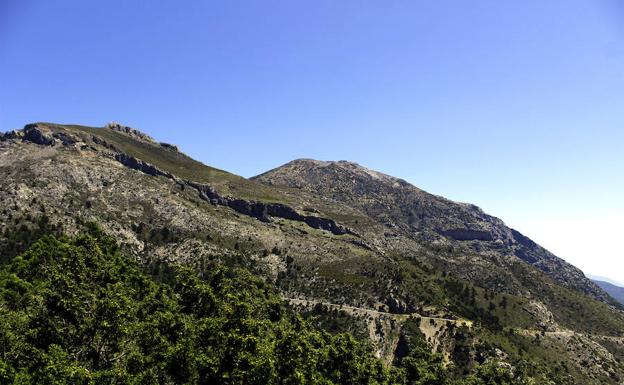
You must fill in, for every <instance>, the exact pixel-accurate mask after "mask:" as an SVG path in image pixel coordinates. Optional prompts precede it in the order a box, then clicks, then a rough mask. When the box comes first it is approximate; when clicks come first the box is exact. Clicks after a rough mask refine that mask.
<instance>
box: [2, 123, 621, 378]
mask: <svg viewBox="0 0 624 385" xmlns="http://www.w3.org/2000/svg"><path fill="white" fill-rule="evenodd" d="M0 201H1V202H3V206H2V210H0V248H1V249H4V250H8V249H9V247H8V246H15V245H14V244H13V243H14V239H12V238H10V237H9V234H10V233H11V232H12V231H13V230H14V229H20V228H29V227H34V226H36V225H37V222H38V221H39V220H40V219H41V218H45V219H46V221H48V222H46V223H50V224H51V225H53V226H55V227H56V228H59V229H60V230H62V231H64V232H67V233H70V234H71V233H75V232H76V231H78V229H80V227H81V226H82V224H84V223H86V222H87V221H96V222H98V223H100V224H101V226H102V227H103V228H104V229H105V230H106V231H107V232H109V233H111V235H113V236H115V237H116V238H117V239H120V240H121V242H122V247H123V249H124V250H125V251H126V252H127V253H130V254H131V255H133V256H135V257H136V258H137V259H139V260H140V261H143V262H150V261H154V260H159V259H166V260H168V261H175V262H178V263H187V264H191V265H197V266H199V265H201V263H202V261H203V260H205V259H206V258H226V259H227V258H233V259H236V260H238V261H246V263H249V264H250V265H252V266H253V268H254V269H256V270H257V271H258V272H260V273H261V274H263V275H264V276H265V277H266V279H267V280H269V281H271V282H272V283H273V284H274V285H275V286H276V287H277V288H278V289H279V290H280V292H281V293H282V295H283V297H284V299H285V300H286V301H288V302H289V303H290V304H291V305H292V306H293V307H294V308H296V309H299V310H300V311H301V312H302V313H303V314H313V316H314V317H321V318H320V320H319V321H318V322H320V323H323V324H324V325H332V326H331V327H332V328H337V327H338V326H336V325H340V328H346V329H348V330H350V331H354V332H356V334H360V335H364V336H367V337H369V338H370V339H371V341H372V343H373V345H374V348H375V351H377V352H378V354H379V355H380V356H382V357H384V358H385V359H386V360H387V362H392V360H393V358H394V355H395V354H399V353H400V352H401V342H400V341H402V338H403V337H402V330H403V327H404V325H405V324H406V323H408V322H412V321H414V320H416V319H417V320H419V324H418V325H419V328H420V331H421V332H422V334H423V335H425V336H426V338H427V339H428V341H427V342H428V343H430V345H431V346H432V347H435V348H436V349H439V350H441V351H442V352H443V353H444V355H445V357H447V359H449V360H452V361H453V362H456V363H457V365H459V366H461V367H462V368H464V367H465V368H466V370H468V369H469V368H470V362H471V360H476V359H484V357H487V356H490V355H499V352H498V351H496V350H495V349H494V348H492V346H496V349H499V351H500V349H507V350H506V351H505V352H504V354H505V355H507V356H506V357H507V359H508V361H509V362H510V364H514V363H517V362H521V361H522V360H524V359H526V357H524V358H523V357H522V356H520V355H519V353H518V352H520V351H523V350H522V349H527V347H529V346H530V347H531V349H534V351H532V353H531V354H532V356H535V357H538V358H536V359H537V360H542V361H540V363H541V364H543V365H546V366H547V365H551V364H552V365H554V364H553V363H550V362H547V361H545V360H546V358H544V357H552V356H557V357H559V356H561V357H560V360H561V361H563V362H565V363H566V365H568V366H569V370H571V371H573V372H574V373H576V374H575V376H576V377H575V378H576V379H580V380H579V381H580V382H577V383H587V384H602V383H616V382H614V381H611V380H610V379H609V378H611V377H610V376H611V375H612V374H613V373H615V374H614V375H619V376H621V377H622V378H624V367H622V364H621V358H622V357H624V349H621V348H618V346H620V345H617V341H619V340H617V338H621V337H622V335H624V315H623V314H622V312H621V311H620V310H618V309H617V308H615V307H614V305H613V302H612V299H610V297H608V296H607V295H606V294H605V293H604V292H603V291H602V290H601V289H599V288H597V287H596V286H595V285H594V284H593V283H591V282H588V281H587V280H586V279H585V278H584V276H583V275H582V273H581V272H580V271H579V270H578V269H576V268H574V267H573V266H571V265H569V264H567V263H565V262H564V261H563V260H561V259H559V258H557V257H555V256H554V255H552V254H551V253H549V252H548V251H546V250H544V249H543V248H541V247H540V246H539V245H537V244H535V243H534V242H532V241H531V240H530V239H528V238H527V237H525V236H523V235H522V234H520V233H518V232H517V231H515V230H513V229H510V228H508V227H507V226H505V224H504V223H503V222H502V221H501V220H499V219H497V218H495V217H492V216H489V215H487V214H485V213H483V212H482V211H481V210H480V209H479V208H478V207H476V206H474V205H469V204H463V203H456V202H452V201H450V200H447V199H444V198H442V197H438V196H435V195H431V194H428V193H426V192H424V191H422V190H420V189H418V188H417V187H414V186H412V185H410V184H409V183H407V182H405V181H403V180H400V179H397V178H393V177H391V176H388V175H384V174H382V173H379V172H376V171H372V170H368V169H366V168H364V167H361V166H359V165H357V164H354V163H351V162H319V161H312V160H299V161H294V162H291V163H289V164H287V165H285V166H282V167H280V168H278V169H275V170H271V171H269V172H267V173H265V174H262V175H260V176H258V177H256V178H253V180H247V179H244V178H242V177H239V176H237V175H234V174H231V173H228V172H226V171H223V170H218V169H215V168H212V167H210V166H207V165H204V164H202V163H200V162H197V161H195V160H193V159H191V158H189V157H188V156H186V155H185V154H184V153H182V152H180V151H179V150H178V149H177V147H175V146H174V145H171V144H167V143H158V142H157V141H155V140H154V139H152V138H151V137H150V136H148V135H146V134H143V133H141V132H140V131H138V130H135V129H131V128H128V127H125V126H121V125H118V124H115V125H110V126H109V127H108V128H93V127H85V126H77V125H59V124H52V123H37V124H31V125H27V126H26V127H25V128H24V129H23V130H20V131H13V132H9V133H6V134H4V135H2V136H0ZM344 317H347V319H348V321H344V319H343V318H344ZM315 319H316V318H315ZM503 330H505V331H506V332H505V333H511V335H513V337H510V336H509V335H508V334H504V333H503ZM538 331H539V332H540V333H541V332H543V333H544V334H543V337H542V340H540V341H537V342H535V338H536V337H535V335H536V333H538ZM493 336H494V337H493ZM563 337H565V338H563ZM614 338H615V340H614ZM503 340H504V341H505V342H504V346H502V345H501V342H500V341H503ZM614 341H615V342H614ZM579 344H580V345H579ZM581 345H582V346H581ZM499 346H500V347H499ZM520 347H522V348H520ZM575 349H576V350H575ZM579 349H585V350H586V351H587V352H590V353H589V354H592V355H594V356H595V357H599V358H600V360H601V361H600V362H592V363H590V364H588V365H585V366H586V367H584V365H583V364H582V362H581V361H578V355H577V354H576V353H575V351H578V350H579ZM397 352H399V353H397ZM562 352H563V353H562ZM501 354H502V353H501ZM503 356H504V355H503ZM577 361H578V362H577ZM588 362H589V361H588ZM605 379H606V380H605Z"/></svg>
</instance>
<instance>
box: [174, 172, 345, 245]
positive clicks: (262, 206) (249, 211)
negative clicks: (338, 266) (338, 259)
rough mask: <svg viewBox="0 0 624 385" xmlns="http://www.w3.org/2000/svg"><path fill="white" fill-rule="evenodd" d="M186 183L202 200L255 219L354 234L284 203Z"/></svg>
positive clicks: (331, 222) (334, 232)
mask: <svg viewBox="0 0 624 385" xmlns="http://www.w3.org/2000/svg"><path fill="white" fill-rule="evenodd" d="M185 183H186V185H188V186H190V187H193V188H195V189H197V191H199V196H200V197H201V198H202V199H204V200H206V201H209V202H211V203H212V204H215V205H221V206H227V207H229V208H231V209H233V210H234V211H236V212H238V213H240V214H244V215H248V216H250V217H254V218H256V219H259V220H261V221H263V222H269V221H270V219H271V217H274V218H283V219H290V220H293V221H299V222H304V223H305V224H307V225H308V226H310V227H312V228H314V229H320V230H327V231H329V232H331V233H332V234H335V235H343V234H353V232H352V231H351V230H349V229H347V228H345V227H344V226H341V225H339V224H337V223H336V222H335V221H334V220H332V219H327V218H321V217H317V216H313V215H302V214H299V213H298V212H297V211H296V210H295V209H293V208H292V207H290V206H287V205H285V204H282V203H265V202H256V201H247V200H244V199H231V198H227V197H222V196H220V195H219V194H218V193H217V192H216V191H215V190H214V189H213V188H212V187H211V186H208V185H203V184H200V183H195V182H190V181H187V182H185Z"/></svg>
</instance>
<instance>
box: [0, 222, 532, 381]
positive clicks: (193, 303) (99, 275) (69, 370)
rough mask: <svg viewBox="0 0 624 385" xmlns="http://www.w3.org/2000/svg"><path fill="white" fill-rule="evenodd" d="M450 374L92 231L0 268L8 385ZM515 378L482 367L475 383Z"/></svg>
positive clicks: (2, 359)
mask: <svg viewBox="0 0 624 385" xmlns="http://www.w3.org/2000/svg"><path fill="white" fill-rule="evenodd" d="M148 271H154V274H149V273H148ZM449 373H450V372H449V371H448V370H447V368H446V367H445V365H444V362H443V360H442V358H441V357H440V356H439V355H436V354H432V353H431V352H430V351H429V348H428V346H426V344H424V341H422V340H418V343H416V344H414V345H413V346H412V347H411V349H410V353H409V355H408V356H407V357H404V358H403V360H402V361H401V362H400V363H399V366H398V367H392V366H391V367H388V366H387V365H385V364H383V363H382V362H381V361H380V360H378V359H375V358H374V357H373V356H372V354H371V351H370V349H369V347H368V345H367V344H366V343H364V342H362V341H359V340H357V339H355V338H354V337H353V336H351V335H350V334H346V333H337V334H330V333H328V332H325V331H321V330H318V329H315V328H313V327H312V326H311V324H310V323H309V322H308V321H305V320H304V319H302V318H301V317H300V316H299V315H296V314H294V313H293V312H292V311H290V310H289V309H288V308H286V307H284V306H283V304H282V301H281V299H280V297H279V296H278V295H277V293H276V292H275V291H274V289H273V288H272V287H271V286H270V285H268V284H267V283H265V281H264V280H263V279H261V278H259V277H258V276H255V275H253V274H251V273H250V272H249V271H248V270H245V269H243V268H239V267H235V266H232V265H226V264H222V263H219V262H216V261H209V262H206V264H204V265H202V269H201V272H200V273H198V272H197V271H196V270H194V269H192V268H190V267H187V266H173V265H167V264H163V263H161V264H158V266H152V269H146V268H142V267H141V266H139V265H138V263H137V262H136V261H134V260H132V259H130V258H127V257H126V256H124V255H123V254H122V253H121V252H120V249H119V247H118V246H117V244H116V242H115V241H114V240H113V239H111V238H109V237H107V236H105V235H104V234H103V233H102V232H101V231H100V230H98V228H97V227H96V226H93V225H90V226H89V228H88V231H86V233H85V234H83V235H80V236H78V237H76V238H68V237H64V236H53V235H48V236H45V237H43V238H41V239H40V240H39V241H37V242H35V243H34V244H33V245H32V246H31V247H30V248H29V249H28V250H27V251H26V252H25V253H23V254H21V255H19V256H15V257H13V258H10V259H9V260H8V261H7V262H6V263H5V264H4V265H3V266H2V267H1V268H0V384H251V385H253V384H258V385H260V384H262V385H264V384H293V385H294V384H325V385H331V384H353V385H356V384H358V385H359V384H370V385H383V384H410V385H412V384H413V385H438V384H442V385H446V384H451V383H452V381H451V376H450V374H449ZM505 376H507V377H505ZM512 379H513V376H511V375H510V373H509V371H506V372H505V371H504V370H503V369H502V368H497V367H490V366H485V367H483V369H480V370H479V371H478V372H477V374H476V375H475V376H472V377H470V378H469V379H467V381H468V382H466V384H470V385H481V384H488V385H489V384H494V383H496V384H498V383H499V382H496V381H499V380H500V381H502V382H500V384H513V385H516V384H520V383H519V382H510V381H512ZM479 381H480V382H479ZM492 381H494V382H492ZM505 381H507V382H505Z"/></svg>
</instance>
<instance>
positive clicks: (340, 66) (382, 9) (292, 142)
mask: <svg viewBox="0 0 624 385" xmlns="http://www.w3.org/2000/svg"><path fill="white" fill-rule="evenodd" d="M623 91H624V6H622V5H619V4H618V1H617V0H565V1H564V0H552V1H548V2H544V1H537V0H526V1H514V2H512V1H500V0H496V1H472V2H467V1H460V0H456V1H447V0H441V1H435V2H432V1H414V0H412V1H392V2H388V1H362V0H353V1H348V0H345V1H334V0H327V1H324V0H314V1H312V0H310V1H306V0H300V1H299V0H297V1H286V0H284V1H271V0H264V1H253V0H249V1H236V0H227V1H210V2H208V1H158V2H151V1H149V2H148V1H127V0H124V1H119V0H107V1H68V0H57V1H37V0H1V1H0V130H2V131H6V130H10V129H14V128H19V127H21V126H23V125H24V124H25V123H27V122H32V121H55V122H65V123H80V124H87V125H96V126H101V125H104V124H105V123H106V122H108V121H113V120H114V121H119V122H121V123H124V124H127V125H130V126H133V127H136V128H139V129H142V130H144V131H146V132H148V133H150V134H151V135H152V136H154V137H156V138H157V139H159V140H163V141H168V142H172V143H177V144H179V145H180V147H181V148H182V149H183V150H184V151H185V152H187V153H188V154H189V155H191V156H193V157H195V158H197V159H199V160H202V161H203V162H205V163H207V164H210V165H212V166H216V167H219V168H223V169H226V170H229V171H231V172H234V173H237V174H240V175H243V176H252V175H255V174H257V173H260V172H262V171H265V170H267V169H270V168H272V167H276V166H278V165H280V164H282V163H285V162H287V161H289V160H292V159H294V158H301V157H308V158H317V159H323V160H332V159H334V160H336V159H348V160H353V161H356V162H358V163H361V164H363V165H366V166H368V167H370V168H374V169H377V170H380V171H383V172H386V173H388V174H392V175H395V176H399V177H401V178H403V179H406V180H408V181H410V182H412V183H414V184H415V185H417V186H419V187H421V188H424V189H426V190H428V191H430V192H433V193H435V194H439V195H444V196H446V197H449V198H452V199H455V200H460V201H468V202H472V203H476V204H478V205H480V206H481V207H483V208H484V209H485V210H486V211H487V212H489V213H491V214H494V215H496V216H498V217H501V218H502V219H503V220H505V221H506V223H507V224H509V225H510V226H512V227H515V228H518V229H519V230H520V231H522V232H524V233H526V234H527V235H529V236H530V237H532V238H533V239H535V240H536V241H537V242H539V243H541V244H543V245H545V246H546V247H548V248H549V249H551V250H552V251H553V252H555V253H556V254H557V255H559V256H560V257H562V258H564V259H566V260H568V261H570V262H572V263H574V264H576V265H577V266H579V267H581V268H583V269H584V270H585V271H587V272H590V273H594V274H599V275H604V276H608V277H611V278H613V279H616V280H619V281H624V262H623V261H624V252H623V249H624V248H622V246H621V244H620V242H619V240H620V239H622V231H623V229H624V226H622V219H623V218H624V126H623V123H624V92H623Z"/></svg>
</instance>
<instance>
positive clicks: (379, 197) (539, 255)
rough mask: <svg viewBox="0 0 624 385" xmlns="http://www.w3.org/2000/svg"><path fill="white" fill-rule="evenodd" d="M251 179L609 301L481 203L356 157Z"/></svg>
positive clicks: (458, 269)
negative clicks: (534, 271)
mask: <svg viewBox="0 0 624 385" xmlns="http://www.w3.org/2000/svg"><path fill="white" fill-rule="evenodd" d="M252 179H253V180H257V181H261V182H263V183H265V184H267V185H271V186H280V187H291V188H298V189H300V190H302V191H306V192H309V193H312V194H314V195H318V196H322V197H323V198H325V199H328V200H333V201H337V202H342V203H345V204H348V205H349V206H351V207H356V208H358V209H360V210H362V211H363V212H365V213H366V214H367V215H368V216H370V217H371V218H373V219H374V220H375V221H376V222H378V223H379V224H381V225H383V226H384V227H385V228H386V229H388V230H387V232H388V234H393V235H398V234H400V235H402V236H405V237H408V238H413V239H416V240H418V241H419V242H420V243H423V242H426V243H432V244H438V245H444V246H448V247H451V248H457V249H460V250H462V251H464V252H467V253H471V254H477V255H483V256H486V258H485V259H487V261H483V263H484V264H488V265H491V264H492V262H494V264H495V265H497V267H494V269H495V273H496V276H498V277H499V279H501V277H504V276H508V275H509V274H508V273H507V272H506V271H505V269H506V265H507V264H508V263H509V262H510V261H516V260H521V261H524V262H526V263H528V264H530V265H532V266H535V267H536V268H538V269H539V270H541V271H543V272H544V273H546V274H547V275H549V276H550V277H551V278H553V279H554V280H555V281H557V282H558V283H560V284H562V285H564V286H566V287H569V288H571V289H574V290H577V291H581V292H583V293H585V294H587V295H590V296H592V297H593V298H595V299H598V300H602V301H607V302H608V301H609V299H608V298H606V297H605V296H604V292H603V291H602V290H600V289H599V288H598V287H597V286H596V285H594V284H593V283H592V282H591V281H590V280H589V279H587V278H586V277H585V276H584V274H583V273H582V272H581V271H580V270H579V269H577V268H576V267H574V266H572V265H570V264H568V263H565V262H564V261H563V260H562V259H560V258H557V257H556V256H554V255H553V254H552V253H550V252H549V251H547V250H545V249H544V248H542V247H540V246H539V245H537V244H536V243H535V242H533V241H531V240H530V239H529V238H527V237H526V236H524V235H522V234H521V233H520V232H518V231H516V230H514V229H511V228H508V227H507V226H505V224H504V223H503V221H501V220H500V219H498V218H495V217H492V216H490V215H487V214H485V213H484V212H483V211H482V210H481V209H480V208H478V207H477V206H474V205H471V204H466V203H457V202H453V201H450V200H448V199H445V198H442V197H439V196H436V195H432V194H429V193H427V192H425V191H423V190H421V189H419V188H417V187H415V186H413V185H411V184H409V183H407V182H406V181H404V180H402V179H398V178H394V177H391V176H389V175H385V174H382V173H379V172H377V171H373V170H370V169H367V168H365V167H362V166H360V165H358V164H356V163H353V162H347V161H338V162H321V161H316V160H309V159H299V160H295V161H293V162H290V163H288V164H286V165H284V166H281V167H279V168H277V169H274V170H271V171H268V172H266V173H264V174H261V175H259V176H256V177H254V178H252ZM453 262H454V263H453V265H452V266H449V268H451V269H453V271H454V273H456V274H459V275H462V276H463V277H464V278H465V279H469V280H476V281H478V279H479V277H475V276H474V274H473V272H471V271H467V270H466V266H465V264H464V263H461V261H453ZM498 267H500V268H501V269H499V268H498ZM490 268H491V267H490V266H488V269H490ZM482 273H483V272H482ZM516 280H517V279H513V277H509V280H506V281H505V282H504V283H502V284H501V287H500V289H501V290H511V289H512V288H515V285H514V283H515V282H514V281H516ZM480 283H481V284H484V285H491V284H493V281H492V277H489V276H488V277H487V282H480ZM517 289H518V290H521V289H520V288H517ZM511 291H512V292H513V293H514V294H519V293H520V291H513V290H511Z"/></svg>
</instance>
